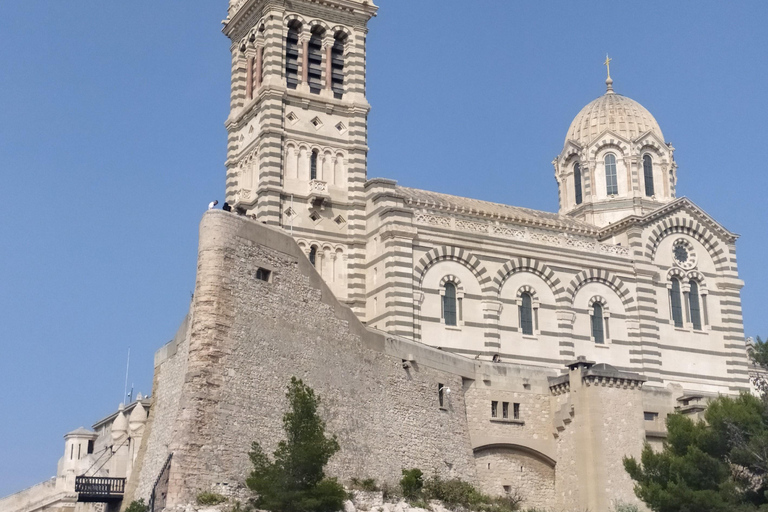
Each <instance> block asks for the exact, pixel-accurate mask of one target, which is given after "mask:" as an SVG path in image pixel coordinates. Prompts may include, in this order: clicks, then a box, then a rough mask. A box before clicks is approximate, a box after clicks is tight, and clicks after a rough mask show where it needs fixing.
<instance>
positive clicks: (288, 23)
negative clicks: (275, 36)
mask: <svg viewBox="0 0 768 512" xmlns="http://www.w3.org/2000/svg"><path fill="white" fill-rule="evenodd" d="M284 21H285V27H286V28H295V29H297V30H298V31H299V32H301V28H302V27H303V26H304V25H306V24H307V22H306V20H305V19H304V18H303V17H301V15H299V14H289V15H287V16H286V17H285V18H284Z"/></svg>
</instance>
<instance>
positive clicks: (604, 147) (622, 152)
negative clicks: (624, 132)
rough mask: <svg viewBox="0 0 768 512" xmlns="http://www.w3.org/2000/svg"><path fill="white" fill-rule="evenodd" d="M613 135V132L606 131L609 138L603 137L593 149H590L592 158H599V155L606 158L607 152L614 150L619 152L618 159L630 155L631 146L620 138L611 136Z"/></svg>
mask: <svg viewBox="0 0 768 512" xmlns="http://www.w3.org/2000/svg"><path fill="white" fill-rule="evenodd" d="M611 135H613V134H611V133H606V134H605V136H606V137H608V138H604V139H602V140H601V141H600V142H599V143H597V144H596V145H594V146H593V147H592V150H591V151H590V153H591V157H592V158H597V157H598V156H600V157H601V158H605V154H606V153H610V152H612V151H614V152H616V153H618V154H617V155H616V158H617V159H618V158H626V156H627V155H629V146H628V145H627V144H625V143H624V142H622V141H620V140H615V139H613V138H610V136H611Z"/></svg>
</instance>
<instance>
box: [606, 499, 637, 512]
mask: <svg viewBox="0 0 768 512" xmlns="http://www.w3.org/2000/svg"><path fill="white" fill-rule="evenodd" d="M612 512H640V509H639V508H637V505H631V504H629V503H624V502H623V501H617V502H615V503H614V504H613V509H612Z"/></svg>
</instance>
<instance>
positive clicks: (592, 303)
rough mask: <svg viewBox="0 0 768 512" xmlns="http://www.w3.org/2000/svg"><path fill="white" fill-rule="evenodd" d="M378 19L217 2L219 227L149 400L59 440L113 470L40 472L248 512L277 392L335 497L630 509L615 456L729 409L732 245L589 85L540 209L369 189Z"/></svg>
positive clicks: (620, 111) (370, 11) (644, 123)
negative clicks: (715, 400)
mask: <svg viewBox="0 0 768 512" xmlns="http://www.w3.org/2000/svg"><path fill="white" fill-rule="evenodd" d="M377 9H378V7H376V6H375V5H374V4H373V3H372V2H371V1H370V0H322V1H318V0H291V1H285V0H230V2H229V10H228V16H227V18H226V20H224V34H225V35H226V36H227V37H228V38H229V39H230V40H231V48H230V49H231V56H232V61H231V62H232V67H231V74H232V88H231V99H230V112H229V116H228V118H227V119H226V129H227V131H228V145H227V159H226V200H227V202H228V203H229V204H230V205H232V208H233V211H232V212H226V211H221V210H210V211H208V212H206V213H205V214H204V215H203V218H202V221H201V224H200V242H199V251H198V266H197V275H196V283H195V292H194V297H193V299H192V303H191V305H190V309H189V314H188V315H187V317H186V319H185V320H184V322H183V323H182V325H181V326H180V328H179V330H178V332H177V334H176V336H175V337H174V338H173V340H171V341H170V342H169V343H168V344H166V345H165V346H163V347H161V348H160V349H159V350H158V352H157V353H156V355H155V360H154V365H155V378H154V384H153V393H152V396H151V397H150V398H146V397H145V398H143V399H142V401H141V403H140V404H139V405H129V406H127V407H126V406H121V408H120V409H119V410H118V412H117V413H115V414H114V415H112V416H110V417H109V418H107V419H105V420H102V421H101V422H99V423H98V424H97V426H98V432H91V431H87V430H78V431H75V432H72V433H70V434H68V435H69V438H68V439H70V438H71V439H75V438H76V439H78V440H82V443H85V444H82V446H86V447H87V450H88V453H87V454H86V455H84V456H89V457H91V458H94V459H95V458H96V457H97V455H98V456H105V455H104V454H108V456H106V458H107V460H110V458H111V457H112V455H111V454H114V453H118V451H120V450H121V449H122V451H121V452H120V454H121V455H120V463H119V464H114V463H113V464H111V465H109V464H108V465H107V466H104V467H106V468H110V467H111V468H112V469H111V471H112V472H111V473H110V472H109V471H110V470H108V469H107V470H103V471H102V472H101V473H99V474H98V475H95V474H94V475H90V474H88V470H85V472H84V473H82V474H80V473H77V472H78V471H81V470H82V468H84V467H87V466H88V464H85V463H77V464H76V463H75V462H70V463H67V462H66V458H67V456H69V457H70V459H72V458H73V457H74V450H75V449H74V448H72V446H75V444H76V443H75V442H74V441H72V440H71V439H70V440H69V441H68V444H67V445H66V446H67V448H66V449H67V450H69V451H71V452H72V453H65V457H64V459H62V460H64V461H65V462H64V463H63V464H64V465H63V466H61V467H67V468H69V470H70V473H71V475H69V476H68V478H69V479H70V480H71V481H73V482H74V481H75V480H77V481H78V482H80V483H81V485H83V486H85V487H81V489H86V490H88V489H91V490H92V489H94V487H87V485H86V484H87V483H88V482H90V480H88V479H89V478H96V477H97V476H98V477H99V478H102V479H106V480H105V481H109V482H112V481H119V482H117V483H116V484H119V485H118V486H119V487H120V489H121V491H120V492H119V495H120V496H119V499H120V500H122V503H123V505H122V506H123V507H125V506H126V505H127V504H128V503H130V502H131V501H132V500H134V499H139V498H141V499H145V500H146V501H147V502H148V503H149V504H150V507H151V510H152V511H153V512H155V511H160V510H182V509H186V510H191V509H195V508H197V505H196V504H195V496H197V495H198V494H199V493H201V492H215V493H219V494H222V495H223V496H226V497H227V498H229V499H230V500H242V499H247V496H248V491H247V490H246V489H245V487H244V480H245V478H246V476H247V474H248V472H249V471H250V461H249V458H248V451H249V449H250V446H251V442H252V441H258V442H259V443H260V444H261V446H262V447H264V449H265V450H266V451H267V452H270V451H271V450H273V449H274V447H275V446H276V444H277V442H278V441H279V440H280V439H281V438H282V435H283V433H282V429H281V425H282V423H281V421H282V414H283V412H284V411H285V403H284V402H285V401H284V392H285V386H286V385H287V383H288V382H289V381H290V378H291V377H294V376H297V377H300V378H302V379H303V380H304V381H305V382H306V383H308V384H309V385H310V386H311V387H312V388H313V389H315V390H316V391H317V393H318V394H319V395H321V396H322V398H323V402H322V403H323V411H322V413H323V415H324V417H325V418H326V422H327V428H328V430H329V431H330V432H331V433H333V434H334V435H336V436H337V438H338V440H339V444H340V446H341V451H340V452H339V453H338V454H337V455H336V456H334V458H333V459H332V460H331V462H330V464H329V467H328V472H329V473H330V474H332V475H333V476H336V477H338V478H340V479H341V480H342V481H348V480H349V479H350V478H352V477H356V478H366V477H370V478H374V479H376V481H378V482H381V483H389V484H392V485H396V484H397V482H398V481H399V478H400V475H401V471H402V470H403V469H407V468H420V469H422V470H423V471H424V473H425V474H437V475H440V476H442V477H445V478H458V479H462V480H465V481H469V482H472V483H473V484H475V485H476V486H478V487H479V488H480V489H481V490H483V491H484V492H486V493H489V494H492V495H502V494H513V493H514V495H516V496H519V497H521V498H522V499H523V505H524V506H526V507H538V508H540V509H542V510H574V511H576V510H585V509H587V508H588V509H589V510H593V511H599V512H604V511H608V510H611V509H612V507H614V506H615V505H616V504H617V503H620V502H621V503H632V504H637V505H638V506H639V507H641V509H642V507H643V505H642V504H641V503H640V502H639V501H638V500H637V498H636V497H635V495H634V492H633V484H632V481H631V480H630V478H629V476H628V475H627V474H626V472H625V471H624V469H623V465H622V459H623V458H624V457H625V456H634V457H638V456H639V454H640V452H641V450H642V448H643V446H644V445H646V444H650V445H651V446H652V447H654V448H660V447H661V446H662V445H663V442H664V440H665V439H666V436H667V433H666V426H665V418H666V416H667V415H668V414H672V413H681V414H686V415H692V416H699V415H700V414H701V413H702V412H703V411H704V410H705V409H706V404H707V401H708V399H710V398H711V397H715V396H717V395H718V394H737V393H739V392H741V391H749V390H750V379H749V363H748V358H747V354H746V346H745V340H744V333H743V325H742V313H741V301H740V290H741V288H742V286H743V282H742V281H741V280H740V279H739V276H738V271H737V265H736V245H735V244H736V239H737V235H735V234H734V233H732V232H730V231H728V229H726V228H725V227H723V226H721V225H720V224H719V223H718V222H717V221H716V220H714V219H713V218H711V217H710V216H709V215H708V214H707V213H706V212H705V211H703V210H702V209H701V208H699V207H698V206H696V204H695V203H694V202H693V201H691V200H690V199H688V198H685V197H677V195H676V184H677V179H678V168H677V165H676V163H675V159H674V148H673V147H672V145H671V144H670V143H669V142H667V141H666V140H665V138H664V134H663V132H662V130H661V127H660V126H659V124H658V123H657V122H656V119H655V118H654V117H653V115H652V114H651V113H650V112H649V111H648V110H647V109H645V108H644V107H643V106H642V105H640V104H639V103H638V102H636V101H634V100H632V99H630V98H627V97H625V96H622V95H621V94H619V93H618V92H617V91H615V90H614V84H613V80H612V79H611V77H610V72H609V74H608V79H607V80H606V82H605V88H604V90H603V91H601V92H602V95H600V96H598V97H597V98H596V99H595V100H594V101H592V102H591V103H589V104H588V105H586V106H584V108H582V109H581V111H580V112H579V113H578V114H577V115H576V117H575V118H574V119H573V121H572V123H571V125H570V126H569V127H567V130H566V127H565V126H564V127H563V133H564V139H563V146H562V149H561V151H560V154H559V155H558V156H557V158H556V159H555V160H554V161H553V162H552V163H553V166H554V177H555V181H556V183H557V192H558V197H559V210H558V211H557V212H543V211H536V210H531V209H527V208H520V207H515V206H510V205H504V204H498V203H492V202H487V201H483V200H479V199H472V198H466V197H458V196H452V195H447V194H442V193H437V192H431V191H426V190H419V189H414V188H409V187H407V186H404V185H401V184H398V183H397V182H395V181H392V180H388V179H382V178H376V179H369V178H368V175H367V169H366V162H367V152H368V137H367V119H368V113H369V110H370V108H371V107H370V105H369V104H368V101H367V99H366V87H365V85H366V34H367V31H368V23H369V21H370V19H371V18H372V17H373V16H375V15H376V12H377ZM372 29H375V27H374V28H372ZM609 62H610V61H609V60H608V59H606V64H609ZM382 150H386V148H382ZM681 178H682V179H686V176H685V172H683V173H682V175H681ZM541 192H542V193H546V191H541ZM554 192H555V190H554V187H553V189H552V191H551V193H553V194H554ZM129 409H130V410H132V411H134V410H137V411H141V413H135V412H132V413H131V414H130V421H129V420H128V419H127V418H128V410H129ZM147 410H148V411H149V412H148V416H147V412H145V411H147ZM114 425H118V427H119V428H118V427H114ZM126 425H130V429H134V430H135V432H137V434H136V435H134V434H131V432H133V431H134V430H130V429H129V428H128V427H126ZM77 442H78V443H80V441H77ZM94 442H95V445H94ZM73 443H75V444H73ZM89 443H90V444H89ZM120 443H122V444H120ZM70 445H71V446H70ZM77 446H80V445H79V444H78V445H77ZM93 446H96V449H97V451H99V450H101V451H103V452H104V453H102V454H101V455H99V453H101V452H99V453H93V455H91V453H92V450H93ZM121 447H122V448H121ZM83 449H84V450H85V448H83ZM84 453H85V452H84ZM79 458H80V448H78V459H79ZM88 462H90V460H89V461H88ZM78 468H79V469H78ZM81 472H82V471H81ZM75 473H77V474H75ZM68 481H69V480H68ZM62 485H63V484H62ZM89 485H90V484H89ZM110 485H112V484H110ZM86 494H87V493H86V492H85V491H83V492H81V493H80V494H79V495H78V494H77V493H75V494H70V495H69V499H70V502H72V503H73V502H75V501H83V500H81V499H79V498H78V496H79V497H80V498H82V497H83V496H85V495H86ZM97 494H98V493H97ZM88 497H89V500H90V501H99V497H98V496H95V497H94V496H93V495H88ZM112 498H113V500H114V499H116V498H115V496H112ZM0 504H2V501H0ZM190 507H191V508H190ZM49 509H50V507H49ZM25 510H38V509H34V507H33V508H32V509H25ZM39 510H43V509H42V508H41V509H39ZM50 510H53V509H50ZM61 510H65V508H61ZM66 510H71V509H66Z"/></svg>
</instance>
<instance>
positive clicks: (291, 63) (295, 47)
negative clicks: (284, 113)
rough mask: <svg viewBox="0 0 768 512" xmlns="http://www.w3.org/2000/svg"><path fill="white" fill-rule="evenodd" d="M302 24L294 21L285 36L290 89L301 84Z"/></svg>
mask: <svg viewBox="0 0 768 512" xmlns="http://www.w3.org/2000/svg"><path fill="white" fill-rule="evenodd" d="M300 30H301V25H299V23H298V22H295V21H294V22H293V23H292V24H291V25H290V26H289V27H288V35H287V36H286V38H285V81H286V85H287V86H288V88H289V89H296V88H297V87H298V86H299V31H300Z"/></svg>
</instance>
